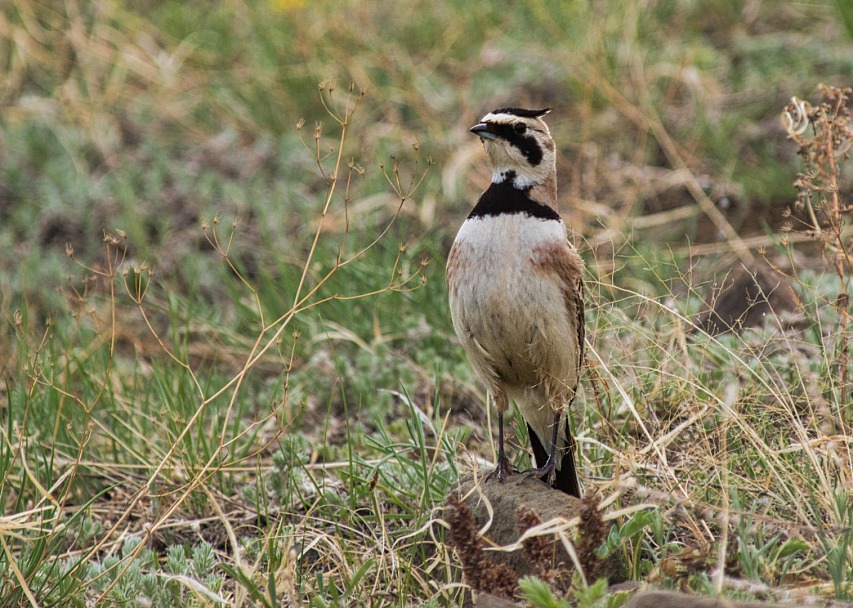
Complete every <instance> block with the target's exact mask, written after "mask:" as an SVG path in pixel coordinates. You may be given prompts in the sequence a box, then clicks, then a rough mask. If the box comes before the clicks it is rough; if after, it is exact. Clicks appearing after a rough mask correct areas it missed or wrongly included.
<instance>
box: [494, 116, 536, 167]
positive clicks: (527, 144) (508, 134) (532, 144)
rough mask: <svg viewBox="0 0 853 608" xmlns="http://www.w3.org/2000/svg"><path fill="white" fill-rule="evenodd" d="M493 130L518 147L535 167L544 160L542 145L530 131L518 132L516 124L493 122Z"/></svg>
mask: <svg viewBox="0 0 853 608" xmlns="http://www.w3.org/2000/svg"><path fill="white" fill-rule="evenodd" d="M491 131H492V133H494V134H495V135H497V136H498V137H500V138H501V139H505V140H506V141H508V142H509V143H510V144H512V145H513V146H515V147H516V148H518V149H519V150H520V151H521V153H522V154H524V157H525V158H526V159H527V162H529V163H530V164H531V165H533V166H534V167H535V166H537V165H538V164H539V163H541V162H542V147H541V146H540V145H539V142H538V141H536V138H535V137H533V136H532V135H530V134H529V133H516V132H515V126H514V125H503V124H492V125H491Z"/></svg>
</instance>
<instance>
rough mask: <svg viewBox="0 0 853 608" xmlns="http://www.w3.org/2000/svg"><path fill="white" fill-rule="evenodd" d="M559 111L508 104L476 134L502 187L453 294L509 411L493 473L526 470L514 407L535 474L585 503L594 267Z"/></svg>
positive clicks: (457, 266)
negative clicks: (584, 373) (573, 232)
mask: <svg viewBox="0 0 853 608" xmlns="http://www.w3.org/2000/svg"><path fill="white" fill-rule="evenodd" d="M549 111H550V109H545V110H524V109H520V108H500V109H497V110H494V111H492V112H489V113H488V114H486V115H485V116H484V117H483V119H482V120H481V121H480V122H479V123H477V124H476V125H474V126H473V127H471V132H472V133H474V134H475V135H478V136H479V137H480V139H481V140H482V142H483V146H484V147H485V151H486V156H487V158H488V161H489V164H490V166H491V169H492V183H491V185H490V186H489V187H488V188H487V189H486V191H485V192H483V194H482V195H481V196H480V200H479V201H478V202H477V205H476V206H475V207H474V210H473V211H471V213H470V215H469V216H468V218H467V219H466V220H465V222H464V223H463V224H462V227H461V228H460V229H459V233H458V234H457V235H456V240H455V241H454V243H453V247H452V248H451V250H450V255H449V258H448V262H447V287H448V293H449V294H450V311H451V315H452V317H453V327H454V329H455V330H456V335H457V336H459V340H460V342H461V343H462V347H463V348H464V349H465V353H466V354H467V355H468V359H469V360H470V361H471V364H472V365H473V366H474V369H475V370H476V372H477V375H478V376H479V377H480V379H481V380H482V381H483V383H484V384H485V385H486V387H487V388H488V391H489V393H490V394H491V396H492V398H493V400H494V403H495V407H496V409H497V412H498V432H499V440H498V460H497V466H496V469H495V470H494V471H493V472H492V473H490V474H489V477H492V476H497V478H498V480H500V481H503V479H504V478H505V477H506V476H507V475H510V474H513V473H515V472H517V471H516V470H515V468H514V467H513V466H512V465H511V464H510V462H509V459H508V458H507V456H506V452H505V451H504V428H503V427H504V414H505V413H506V412H507V410H508V409H509V403H510V399H512V400H513V401H514V402H515V403H516V405H517V406H518V407H519V409H520V411H521V413H522V415H523V416H524V420H525V421H526V422H527V428H528V432H529V435H530V442H531V444H532V446H533V457H534V468H533V469H531V470H530V471H529V472H528V474H532V475H537V476H541V477H542V479H544V480H545V481H546V482H547V483H549V484H550V485H551V486H552V487H555V488H557V489H559V490H562V491H563V492H566V493H567V494H571V495H573V496H577V497H580V495H581V491H580V483H579V481H578V475H577V468H576V465H575V456H574V449H575V446H574V441H573V439H572V433H571V428H570V427H569V420H568V409H569V406H570V405H571V403H572V400H573V399H574V397H575V390H576V389H577V385H578V379H579V377H580V371H581V365H582V362H583V350H584V307H583V262H582V261H581V258H580V256H578V254H577V251H576V250H575V248H574V247H573V246H572V244H571V243H570V242H569V241H568V238H567V233H566V226H565V224H564V223H563V220H562V219H561V218H560V215H559V214H558V213H557V211H556V203H557V172H556V163H555V161H556V147H555V145H554V140H553V139H552V138H551V133H550V132H549V131H548V127H547V125H546V124H545V122H544V121H543V120H542V117H543V116H544V115H545V114H547V113H548V112H549Z"/></svg>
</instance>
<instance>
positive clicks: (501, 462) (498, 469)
mask: <svg viewBox="0 0 853 608" xmlns="http://www.w3.org/2000/svg"><path fill="white" fill-rule="evenodd" d="M516 473H519V470H518V469H516V468H515V467H514V466H512V463H511V462H510V461H509V458H507V457H506V454H500V455H498V461H497V462H496V463H495V470H494V471H492V472H491V473H489V474H488V475H486V481H489V480H490V479H493V478H495V477H497V478H498V481H500V482H503V480H504V479H506V478H507V477H510V476H511V475H515V474H516Z"/></svg>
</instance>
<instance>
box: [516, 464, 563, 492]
mask: <svg viewBox="0 0 853 608" xmlns="http://www.w3.org/2000/svg"><path fill="white" fill-rule="evenodd" d="M522 475H524V476H525V477H534V476H535V477H540V476H541V477H540V478H541V479H542V481H544V482H545V483H547V484H548V485H549V486H552V487H553V485H554V479H556V477H557V459H556V458H553V457H551V458H548V461H547V462H546V463H545V466H542V467H539V468H534V469H528V470H527V471H524V472H523V473H522Z"/></svg>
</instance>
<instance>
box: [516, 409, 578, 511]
mask: <svg viewBox="0 0 853 608" xmlns="http://www.w3.org/2000/svg"><path fill="white" fill-rule="evenodd" d="M527 434H528V435H529V436H530V445H531V446H532V447H533V457H534V461H535V465H536V466H542V465H543V464H545V461H547V460H548V450H546V449H545V446H544V445H542V441H540V439H539V437H538V435H536V433H535V432H534V431H533V427H531V426H530V425H529V424H528V425H527ZM566 436H567V437H568V439H569V447H568V449H567V450H566V452H565V454H563V460H562V462H560V468H559V469H558V470H557V476H556V477H555V478H554V484H553V487H554V488H555V489H557V490H560V491H561V492H564V493H566V494H568V495H569V496H574V497H576V498H581V486H580V479H579V478H578V469H577V465H576V464H575V442H574V440H573V439H572V430H571V428H569V421H568V420H566ZM549 447H550V446H549Z"/></svg>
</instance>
